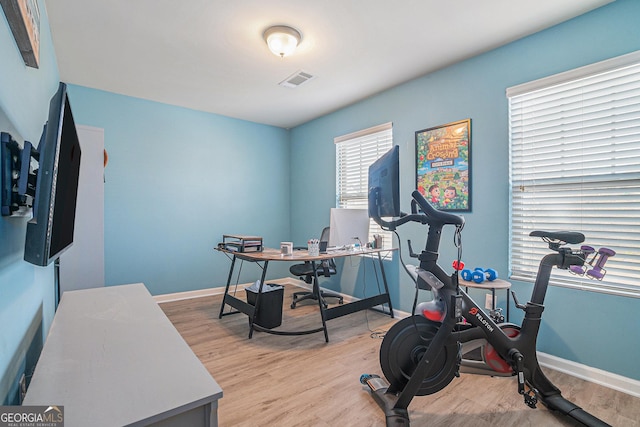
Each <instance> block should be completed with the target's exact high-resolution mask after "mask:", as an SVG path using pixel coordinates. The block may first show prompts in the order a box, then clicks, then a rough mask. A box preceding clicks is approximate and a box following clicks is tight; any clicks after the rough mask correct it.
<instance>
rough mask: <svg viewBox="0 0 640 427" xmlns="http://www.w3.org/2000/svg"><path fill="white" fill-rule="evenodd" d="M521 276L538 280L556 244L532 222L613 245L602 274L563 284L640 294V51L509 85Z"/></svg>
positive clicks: (514, 259) (515, 252) (516, 273)
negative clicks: (535, 234)
mask: <svg viewBox="0 0 640 427" xmlns="http://www.w3.org/2000/svg"><path fill="white" fill-rule="evenodd" d="M507 97H508V99H509V121H510V123H509V124H510V131H509V132H510V148H511V165H510V169H511V170H510V173H511V177H510V178H511V242H510V244H511V250H510V257H511V259H510V264H511V265H510V268H511V273H512V277H513V278H515V279H519V280H525V281H531V282H533V281H534V278H535V275H536V272H537V268H538V264H539V262H540V259H541V258H542V256H543V255H544V254H545V253H547V252H548V249H547V247H546V246H544V245H542V244H541V243H540V241H539V239H537V238H535V239H534V238H531V237H529V232H531V231H533V230H572V231H580V232H582V233H583V234H584V235H585V236H586V241H585V242H584V244H586V245H589V246H592V247H594V248H595V249H598V248H600V247H609V248H611V249H613V250H614V251H615V252H616V255H615V256H614V257H612V258H610V260H609V261H608V262H607V264H606V265H605V269H606V270H607V274H606V276H605V277H604V279H603V280H602V281H596V280H589V279H588V278H586V277H582V276H578V275H571V274H569V273H562V274H557V273H556V274H554V275H552V278H551V279H552V283H553V284H555V285H560V286H567V287H575V288H580V289H589V290H593V291H598V292H606V293H613V294H618V295H627V296H633V297H640V51H638V52H635V53H632V54H629V55H625V56H622V57H618V58H614V59H611V60H608V61H604V62H600V63H597V64H593V65H590V66H587V67H582V68H579V69H577V70H573V71H569V72H567V73H562V74H559V75H556V76H551V77H548V78H545V79H541V80H537V81H534V82H530V83H526V84H524V85H520V86H517V87H512V88H509V89H507Z"/></svg>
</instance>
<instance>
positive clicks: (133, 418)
mask: <svg viewBox="0 0 640 427" xmlns="http://www.w3.org/2000/svg"><path fill="white" fill-rule="evenodd" d="M221 397H222V389H221V388H220V386H219V385H218V383H216V381H215V380H214V379H213V378H212V377H211V374H209V372H208V371H207V369H206V368H205V367H204V366H203V365H202V363H200V360H198V358H197V357H196V355H195V354H194V353H193V352H192V351H191V349H190V348H189V346H188V345H187V343H186V342H185V341H184V340H183V339H182V337H181V336H180V334H179V333H178V331H177V330H176V329H175V327H174V326H173V325H172V324H171V322H170V321H169V319H168V318H167V317H166V316H165V314H164V313H163V312H162V310H161V309H160V307H159V306H158V304H157V303H156V302H155V301H154V300H153V298H152V297H151V295H150V294H149V291H147V289H146V288H145V286H144V285H143V284H135V285H124V286H111V287H106V288H96V289H88V290H79V291H68V292H65V293H64V294H63V296H62V300H61V302H60V305H59V307H58V311H57V313H56V315H55V317H54V319H53V323H52V324H51V329H50V331H49V336H48V337H47V341H46V343H45V345H44V348H43V350H42V354H41V355H40V360H38V363H37V365H36V370H35V373H34V375H33V379H32V381H31V384H30V386H29V389H28V391H27V395H26V397H25V400H24V404H25V405H62V406H64V416H65V420H64V421H65V425H67V426H69V427H71V426H92V427H100V426H105V427H106V426H147V425H161V426H162V427H168V426H176V427H178V426H186V425H188V426H202V427H204V426H207V427H215V426H217V425H218V418H217V409H218V399H220V398H221Z"/></svg>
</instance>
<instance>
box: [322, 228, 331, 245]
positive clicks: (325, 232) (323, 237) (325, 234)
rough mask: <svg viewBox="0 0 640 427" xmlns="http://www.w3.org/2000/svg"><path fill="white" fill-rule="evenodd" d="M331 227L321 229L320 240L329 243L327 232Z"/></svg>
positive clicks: (328, 232)
mask: <svg viewBox="0 0 640 427" xmlns="http://www.w3.org/2000/svg"><path fill="white" fill-rule="evenodd" d="M330 231H331V228H330V227H325V228H323V229H322V234H321V235H320V241H321V242H327V243H329V234H330Z"/></svg>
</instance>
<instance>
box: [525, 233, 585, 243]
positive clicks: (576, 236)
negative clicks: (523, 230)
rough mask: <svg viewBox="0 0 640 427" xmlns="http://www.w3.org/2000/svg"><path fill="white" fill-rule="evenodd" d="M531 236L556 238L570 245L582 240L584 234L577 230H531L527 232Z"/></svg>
mask: <svg viewBox="0 0 640 427" xmlns="http://www.w3.org/2000/svg"><path fill="white" fill-rule="evenodd" d="M529 236H531V237H542V238H543V239H549V240H557V241H560V242H565V243H568V244H570V245H575V244H576V243H582V242H584V234H582V233H578V232H577V231H541V230H538V231H532V232H531V233H529Z"/></svg>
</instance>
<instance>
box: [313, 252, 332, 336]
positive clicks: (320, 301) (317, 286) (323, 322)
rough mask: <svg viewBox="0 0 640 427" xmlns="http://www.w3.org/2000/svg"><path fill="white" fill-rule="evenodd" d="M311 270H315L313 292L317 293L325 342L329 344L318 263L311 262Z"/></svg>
mask: <svg viewBox="0 0 640 427" xmlns="http://www.w3.org/2000/svg"><path fill="white" fill-rule="evenodd" d="M311 268H312V269H313V279H314V280H313V287H314V289H313V292H317V295H318V306H319V307H320V318H321V319H322V329H324V340H325V342H329V331H327V321H326V318H325V313H324V310H325V308H324V304H323V303H322V297H321V296H320V283H319V281H318V269H317V268H316V262H315V261H311Z"/></svg>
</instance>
